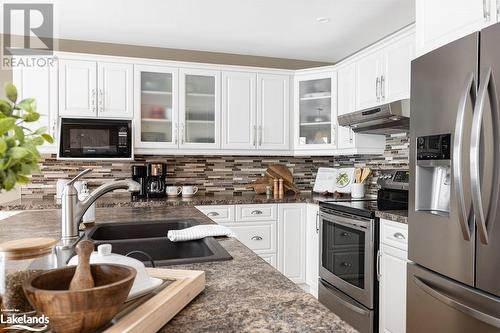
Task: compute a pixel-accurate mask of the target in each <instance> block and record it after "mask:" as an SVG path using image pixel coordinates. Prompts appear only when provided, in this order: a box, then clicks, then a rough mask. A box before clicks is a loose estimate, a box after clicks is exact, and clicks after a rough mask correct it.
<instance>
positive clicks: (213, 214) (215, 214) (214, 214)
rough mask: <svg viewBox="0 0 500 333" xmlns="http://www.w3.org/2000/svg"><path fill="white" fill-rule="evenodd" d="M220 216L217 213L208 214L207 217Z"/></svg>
mask: <svg viewBox="0 0 500 333" xmlns="http://www.w3.org/2000/svg"><path fill="white" fill-rule="evenodd" d="M219 215H220V214H219V213H217V212H208V213H207V216H219Z"/></svg>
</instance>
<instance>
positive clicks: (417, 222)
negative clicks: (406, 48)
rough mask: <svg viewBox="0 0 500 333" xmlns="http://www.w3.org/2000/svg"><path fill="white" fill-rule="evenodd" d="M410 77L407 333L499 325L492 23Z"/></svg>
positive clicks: (416, 66)
mask: <svg viewBox="0 0 500 333" xmlns="http://www.w3.org/2000/svg"><path fill="white" fill-rule="evenodd" d="M411 75H412V82H411V94H412V96H411V121H410V137H411V148H410V169H411V175H410V193H409V195H410V204H409V216H408V223H409V259H410V260H411V261H412V262H413V263H410V264H409V265H408V273H407V274H408V275H407V279H408V280H407V282H408V285H407V292H408V294H407V332H408V333H417V332H426V333H429V332H439V333H447V332H450V333H451V332H453V333H461V332H464V333H465V332H467V333H469V332H481V333H488V332H500V206H499V204H500V196H499V194H500V177H499V174H500V114H499V112H500V111H499V100H498V98H499V95H500V91H499V89H500V25H498V24H497V25H494V26H491V27H488V28H486V29H484V30H482V31H480V32H477V33H474V34H471V35H469V36H466V37H464V38H462V39H460V40H457V41H455V42H452V43H450V44H448V45H445V46H443V47H441V48H440V49H437V50H434V51H432V52H430V53H428V54H425V55H423V56H421V57H419V58H417V59H415V60H414V61H413V62H412V73H411Z"/></svg>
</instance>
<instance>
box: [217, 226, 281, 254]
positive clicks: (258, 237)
mask: <svg viewBox="0 0 500 333" xmlns="http://www.w3.org/2000/svg"><path fill="white" fill-rule="evenodd" d="M276 223H277V222H276V221H254V222H242V223H238V222H235V223H220V224H222V225H225V226H226V227H228V228H230V229H231V230H232V231H233V232H234V233H235V234H236V236H237V237H238V240H239V241H240V242H242V243H243V244H245V245H246V246H247V247H248V248H249V249H251V250H253V251H254V252H256V253H276V243H277V237H276Z"/></svg>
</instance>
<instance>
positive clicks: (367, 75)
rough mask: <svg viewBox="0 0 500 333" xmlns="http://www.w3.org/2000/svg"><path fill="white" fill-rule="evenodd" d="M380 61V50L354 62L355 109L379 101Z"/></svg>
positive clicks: (375, 103)
mask: <svg viewBox="0 0 500 333" xmlns="http://www.w3.org/2000/svg"><path fill="white" fill-rule="evenodd" d="M382 61H383V60H382V54H381V53H380V52H372V53H370V54H367V55H365V56H363V57H362V58H360V59H359V60H358V61H357V62H356V110H362V109H366V108H368V107H372V106H375V105H378V104H379V103H380V99H381V89H380V83H381V76H382Z"/></svg>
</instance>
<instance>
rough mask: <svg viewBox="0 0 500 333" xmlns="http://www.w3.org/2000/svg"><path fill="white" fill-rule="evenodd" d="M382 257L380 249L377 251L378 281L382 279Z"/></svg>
mask: <svg viewBox="0 0 500 333" xmlns="http://www.w3.org/2000/svg"><path fill="white" fill-rule="evenodd" d="M381 257H382V253H381V252H380V250H378V251H377V281H380V278H381V275H380V258H381Z"/></svg>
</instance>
